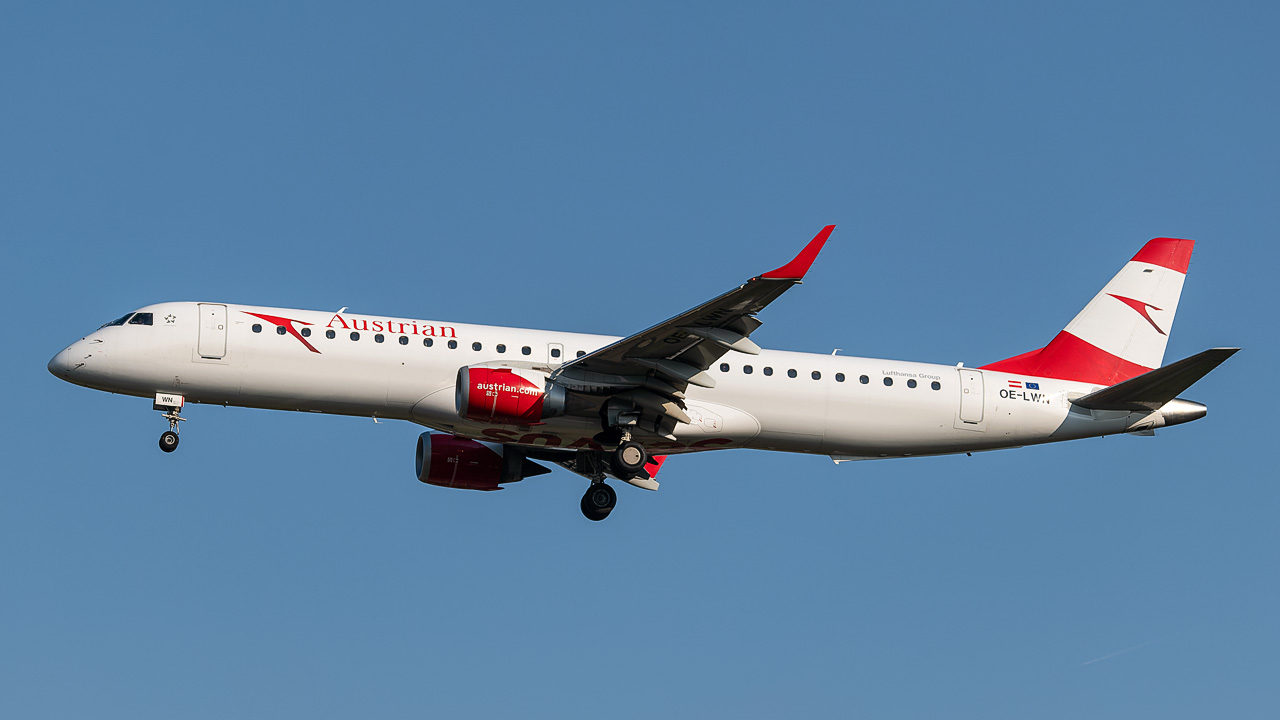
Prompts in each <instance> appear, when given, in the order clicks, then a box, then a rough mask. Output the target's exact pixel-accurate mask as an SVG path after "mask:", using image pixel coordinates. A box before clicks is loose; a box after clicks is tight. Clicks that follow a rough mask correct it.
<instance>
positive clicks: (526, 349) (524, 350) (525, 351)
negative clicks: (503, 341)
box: [520, 345, 533, 355]
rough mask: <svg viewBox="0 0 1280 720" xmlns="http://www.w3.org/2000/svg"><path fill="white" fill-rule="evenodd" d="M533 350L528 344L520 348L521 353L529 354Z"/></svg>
mask: <svg viewBox="0 0 1280 720" xmlns="http://www.w3.org/2000/svg"><path fill="white" fill-rule="evenodd" d="M531 352H533V350H530V349H529V346H528V345H525V346H524V347H522V348H520V354H521V355H528V354H529V353H531Z"/></svg>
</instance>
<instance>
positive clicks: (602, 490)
mask: <svg viewBox="0 0 1280 720" xmlns="http://www.w3.org/2000/svg"><path fill="white" fill-rule="evenodd" d="M617 504H618V493H616V492H614V491H613V488H611V487H609V486H608V485H607V484H605V483H603V482H593V483H591V487H589V488H587V494H586V495H583V496H582V514H583V515H585V516H586V517H587V519H588V520H596V521H599V520H603V519H605V518H607V517H609V513H611V512H613V506H614V505H617Z"/></svg>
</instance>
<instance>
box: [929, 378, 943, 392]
mask: <svg viewBox="0 0 1280 720" xmlns="http://www.w3.org/2000/svg"><path fill="white" fill-rule="evenodd" d="M929 387H931V388H933V389H934V390H941V389H942V383H940V382H938V381H937V380H934V381H933V382H931V383H929Z"/></svg>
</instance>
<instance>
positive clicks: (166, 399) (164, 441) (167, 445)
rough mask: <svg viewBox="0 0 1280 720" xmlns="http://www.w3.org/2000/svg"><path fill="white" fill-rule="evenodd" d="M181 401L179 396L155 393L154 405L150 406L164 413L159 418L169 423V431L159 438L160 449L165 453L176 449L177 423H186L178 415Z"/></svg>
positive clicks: (184, 419)
mask: <svg viewBox="0 0 1280 720" xmlns="http://www.w3.org/2000/svg"><path fill="white" fill-rule="evenodd" d="M183 401H184V398H183V397H182V396H181V395H172V394H167V393H156V401H155V404H154V405H152V406H151V407H153V408H155V409H156V410H165V411H166V412H165V414H164V415H162V416H161V417H163V418H164V419H165V420H168V421H169V429H168V430H167V431H166V432H165V433H164V434H163V435H161V436H160V449H161V450H163V451H165V452H167V453H171V452H173V451H174V450H177V449H178V423H180V422H185V421H186V418H184V417H182V415H181V414H180V413H181V412H182V404H183Z"/></svg>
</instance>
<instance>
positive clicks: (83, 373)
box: [50, 302, 1172, 460]
mask: <svg viewBox="0 0 1280 720" xmlns="http://www.w3.org/2000/svg"><path fill="white" fill-rule="evenodd" d="M139 312H143V313H151V316H152V324H150V325H141V324H125V325H117V326H106V327H103V328H100V329H99V330H97V331H95V332H93V333H91V334H90V335H89V336H88V337H86V338H84V339H82V340H79V341H77V342H75V343H73V344H72V345H71V346H69V347H68V348H67V349H66V350H64V351H62V352H61V353H59V354H58V355H57V356H56V357H55V358H54V360H53V361H51V362H50V370H51V371H53V372H54V374H56V375H58V376H59V377H62V378H64V379H66V380H68V381H70V382H73V383H76V384H79V385H84V386H87V387H92V388H97V389H100V390H107V391H110V392H116V393H123V394H127V395H136V396H144V397H152V396H154V395H155V394H156V393H157V392H172V393H178V394H181V395H183V396H185V397H186V399H187V401H189V402H195V403H207V404H218V405H235V406H243V407H254V408H268V409H276V410H297V411H309V412H323V413H337V414H344V415H358V416H366V417H370V416H371V417H378V418H388V419H399V420H409V421H412V422H415V423H418V424H421V425H424V426H427V427H430V428H433V429H436V430H441V431H444V432H449V433H454V434H456V435H460V436H463V437H471V438H476V439H481V440H488V441H493V442H500V443H509V444H516V445H525V446H547V447H558V448H565V449H576V448H583V447H588V448H598V447H599V446H597V445H595V444H594V441H593V440H592V439H591V438H592V436H593V435H595V434H596V433H598V432H600V430H601V424H600V421H599V420H598V419H597V418H594V417H558V418H553V419H550V420H548V421H547V422H545V423H542V424H537V425H531V426H508V425H486V424H477V423H475V422H472V421H469V420H464V419H462V418H460V417H459V415H458V413H457V406H456V401H455V383H456V379H457V373H458V370H459V368H462V367H464V366H468V365H475V364H478V363H491V362H505V363H509V364H513V365H516V366H525V367H535V368H536V367H541V368H546V369H548V370H554V369H555V368H556V367H558V366H559V365H560V364H561V363H563V362H566V361H568V360H571V359H573V358H575V357H577V356H578V355H579V354H582V353H587V352H590V351H593V350H595V349H597V348H600V347H602V346H605V345H608V344H609V343H612V342H614V341H616V340H617V339H618V338H615V337H610V336H603V335H587V334H581V333H570V332H555V331H544V330H527V329H519V328H508V327H496V326H484V325H466V324H460V323H445V322H438V321H434V320H423V319H404V318H388V317H383V316H370V315H359V314H353V313H347V312H342V313H332V312H317V311H309V310H292V309H280V308H265V307H255V306H246V305H233V304H225V303H194V302H175V303H162V304H158V305H152V306H149V307H146V308H142V309H141V310H140V311H139ZM330 334H331V335H332V337H329V335H330ZM710 374H711V375H712V376H713V377H714V379H715V387H714V388H702V387H694V386H690V387H689V391H688V396H687V405H688V415H689V417H690V419H692V421H693V422H692V423H680V424H678V425H677V426H676V429H675V431H674V436H675V439H674V440H670V439H658V438H655V439H652V440H649V441H646V443H645V445H646V448H647V449H648V450H650V451H651V452H652V453H654V454H671V453H680V452H696V451H701V450H716V449H726V448H758V449H765V450H780V451H786V452H800V453H816V454H823V455H830V456H832V457H833V458H835V459H836V460H846V459H847V460H853V459H863V458H879V457H906V456H912V455H936V454H946V453H959V452H971V451H976V450H987V449H995V448H1004V447H1016V446H1021V445H1029V444H1034V443H1043V442H1053V441H1057V440H1068V439H1073V438H1080V437H1089V436H1098V435H1106V434H1112V433H1121V432H1133V431H1142V430H1147V429H1152V428H1155V427H1161V426H1163V425H1165V424H1166V423H1165V421H1164V418H1163V417H1162V416H1161V414H1160V412H1159V411H1157V412H1155V413H1144V412H1138V413H1128V412H1097V411H1094V412H1090V411H1085V410H1081V409H1078V408H1075V407H1074V406H1073V405H1072V404H1071V403H1070V402H1069V400H1070V399H1072V398H1077V397H1080V396H1082V395H1084V394H1087V393H1089V392H1091V391H1094V390H1097V389H1098V387H1097V386H1094V385H1089V384H1085V383H1078V382H1071V381H1065V380H1054V379H1044V378H1034V377H1028V376H1021V375H1011V374H1006V373H1002V372H993V371H983V370H976V369H970V368H963V367H957V366H950V365H932V364H926V363H914V362H903V361H896V360H878V359H872V358H858V357H844V356H839V355H817V354H810V353H798V352H786V351H778V350H764V351H763V352H761V353H760V354H759V355H747V354H743V353H736V352H730V353H728V354H727V355H725V357H724V358H722V360H721V362H720V363H717V365H716V366H714V367H712V368H711V370H710ZM1168 424H1172V422H1170V423H1168Z"/></svg>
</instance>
